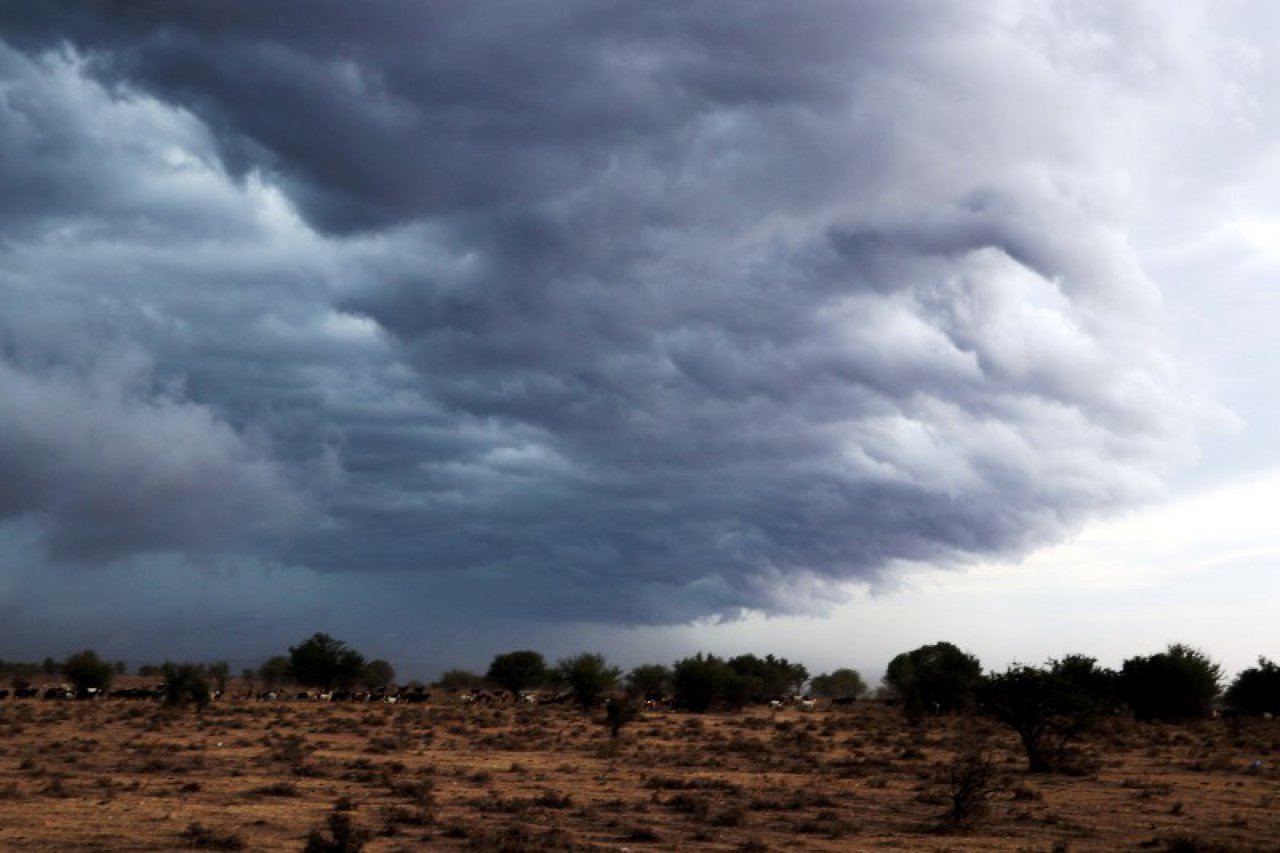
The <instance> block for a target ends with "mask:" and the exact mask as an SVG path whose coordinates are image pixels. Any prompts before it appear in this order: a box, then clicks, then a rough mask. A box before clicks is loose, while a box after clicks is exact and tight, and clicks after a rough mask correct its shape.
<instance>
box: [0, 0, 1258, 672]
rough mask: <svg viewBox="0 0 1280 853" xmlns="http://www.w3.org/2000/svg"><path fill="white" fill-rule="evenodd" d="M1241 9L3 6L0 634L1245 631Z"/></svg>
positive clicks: (39, 651)
mask: <svg viewBox="0 0 1280 853" xmlns="http://www.w3.org/2000/svg"><path fill="white" fill-rule="evenodd" d="M1278 58H1280V7H1277V6H1275V4H1271V3H1266V2H1260V1H1259V2H1245V1H1244V0H1239V1H1238V2H1227V3H1222V2H1187V3H1179V4H1177V5H1176V7H1175V6H1171V5H1170V4H1166V3H1157V2H1139V0H1130V2H1117V3H1092V2H1083V0H1037V2H1012V0H1010V2H994V3H983V4H971V3H958V2H957V3H948V2H926V0H911V2H901V3H873V2H853V3H847V2H829V3H828V2H814V3H806V4H802V5H799V6H797V5H787V6H786V7H785V8H784V7H782V6H779V5H777V4H772V3H754V2H745V3H736V4H733V6H732V7H731V8H730V7H727V6H722V5H718V4H700V3H692V4H691V3H685V2H679V3H676V2H671V3H668V2H661V0H660V1H659V2H652V3H644V4H632V3H612V2H603V3H602V2H580V3H579V2H569V3H555V4H539V3H528V2H523V0H521V2H496V0H495V2H479V3H469V4H465V5H464V6H449V7H443V6H437V5H434V4H421V3H417V2H409V0H403V1H402V0H388V1H387V2H384V3H379V4H372V5H367V4H362V5H360V6H359V7H356V6H353V5H351V4H348V3H340V2H329V0H312V1H311V2H303V0H280V2H275V3H272V4H261V3H256V2H249V0H229V2H219V3H207V2H192V1H191V0H176V2H170V3H163V4H131V3H126V2H106V3H87V2H75V1H74V0H59V2H48V3H41V4H31V3H25V2H18V0H0V152H3V154H2V156H0V626H2V627H0V658H6V659H23V658H43V657H44V656H46V655H52V656H55V657H57V656H62V655H66V654H68V653H71V652H74V651H76V650H78V649H80V648H84V647H93V648H95V649H96V650H97V651H99V653H100V654H102V655H103V656H104V657H107V658H110V659H128V660H132V661H135V662H141V661H144V660H150V659H151V658H154V657H157V656H158V657H168V658H174V659H197V660H207V659H214V658H221V659H227V660H231V661H234V662H236V663H237V665H244V666H248V665H251V664H252V663H254V662H257V661H260V660H262V659H264V658H266V657H268V656H270V655H272V654H277V653H280V652H281V651H282V650H283V649H284V648H286V647H287V646H288V645H290V644H294V643H296V642H298V641H299V640H301V639H304V638H305V637H307V636H309V635H310V634H311V633H313V632H315V631H321V630H323V631H327V632H329V633H331V634H333V635H335V636H337V637H339V638H341V639H343V640H345V641H347V642H349V643H350V644H352V645H353V646H355V647H357V648H359V649H360V650H362V651H364V652H366V654H368V655H370V656H376V657H385V658H388V659H390V660H392V661H393V662H395V663H397V664H398V665H399V666H400V667H401V669H402V671H404V672H405V673H407V674H412V675H418V676H425V677H430V676H432V675H434V674H436V673H437V672H438V671H439V670H441V669H443V668H445V667H448V666H455V665H460V666H468V667H482V666H483V665H484V664H485V663H486V662H487V661H488V659H489V658H490V657H492V655H493V654H495V653H499V652H503V651H507V650H510V649H512V648H519V647H534V648H539V649H541V650H543V651H544V652H545V653H547V655H548V656H549V657H552V658H554V657H558V656H562V655H567V654H570V653H574V652H577V651H582V650H601V651H603V652H605V653H606V654H607V655H608V656H609V657H610V658H611V659H614V660H617V661H619V662H621V663H624V664H627V665H631V664H635V663H641V662H645V661H651V660H659V661H664V660H671V659H673V658H675V657H678V656H683V655H686V654H690V653H692V652H694V651H697V650H700V649H701V650H709V651H713V652H717V653H726V654H732V653H737V652H745V651H753V652H757V653H760V654H764V653H766V652H772V653H775V654H783V655H786V656H788V657H792V658H798V659H800V660H802V661H804V662H805V663H806V664H807V665H808V666H809V668H810V670H811V671H813V672H815V673H816V672H818V671H822V670H827V669H831V668H834V667H837V666H842V665H850V664H852V665H856V666H858V667H859V668H861V669H862V670H863V671H864V674H866V675H867V676H868V679H869V680H873V681H874V680H875V679H876V678H878V677H879V674H880V672H881V671H882V669H883V666H884V664H885V663H886V662H887V661H888V659H889V658H891V657H892V656H893V655H894V654H896V653H898V652H900V651H905V650H908V649H910V648H914V647H916V646H919V645H922V644H924V643H929V642H935V641H937V640H949V641H951V642H954V643H956V644H957V645H960V646H962V647H964V648H966V649H967V650H970V651H972V652H974V653H976V654H978V656H979V657H980V658H981V659H982V660H983V662H984V663H985V664H986V665H987V666H989V667H1001V666H1003V665H1005V664H1007V663H1009V662H1011V661H1013V660H1019V661H1024V662H1039V661H1042V660H1044V659H1046V658H1049V657H1057V656H1061V655H1062V654H1066V653H1070V652H1085V653H1088V654H1091V655H1095V656H1097V657H1098V658H1099V659H1100V660H1101V661H1102V662H1103V663H1105V664H1108V665H1111V666H1117V665H1119V664H1120V662H1121V661H1122V660H1123V659H1124V658H1126V657H1130V656H1133V655H1136V654H1145V653H1150V652H1153V651H1156V650H1158V649H1160V648H1162V647H1163V646H1164V645H1166V644H1167V643H1169V642H1175V641H1176V642H1187V643H1190V644H1193V645H1197V646H1199V647H1201V648H1202V649H1203V650H1204V651H1206V652H1207V653H1209V654H1210V655H1211V656H1212V657H1215V658H1216V659H1218V660H1220V661H1221V662H1223V664H1224V665H1225V667H1226V668H1227V669H1228V670H1229V671H1231V672H1234V671H1238V670H1239V669H1241V668H1244V667H1246V666H1249V665H1252V664H1253V663H1254V662H1255V660H1256V658H1257V657H1258V656H1259V655H1267V656H1269V657H1275V656H1277V655H1280V627H1277V626H1276V624H1275V621H1274V619H1273V618H1272V614H1274V613H1275V612H1277V610H1278V609H1280V573H1277V570H1276V566H1277V562H1276V555H1277V553H1280V524H1278V523H1276V521H1275V520H1274V519H1275V509H1274V508H1275V507H1276V506H1278V505H1280V444H1278V443H1277V441H1276V437H1277V436H1278V435H1280V397H1278V396H1277V395H1276V394H1275V389H1276V388H1277V387H1280V335H1277V334H1276V333H1275V332H1274V329H1273V326H1274V324H1275V319H1274V318H1275V317H1277V316H1280V103H1277V96H1276V94H1275V93H1276V92H1280V65H1278V64H1277V59H1278Z"/></svg>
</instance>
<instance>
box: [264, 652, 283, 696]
mask: <svg viewBox="0 0 1280 853" xmlns="http://www.w3.org/2000/svg"><path fill="white" fill-rule="evenodd" d="M258 677H259V678H261V679H262V686H263V688H264V689H266V690H269V691H270V690H279V689H280V687H281V686H282V685H283V684H284V683H285V682H286V681H288V680H289V659H288V658H287V657H285V656H284V655H276V656H275V657H273V658H270V659H269V660H267V662H266V663H264V664H263V665H262V666H260V667H258Z"/></svg>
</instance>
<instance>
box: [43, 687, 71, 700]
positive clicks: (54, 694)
mask: <svg viewBox="0 0 1280 853" xmlns="http://www.w3.org/2000/svg"><path fill="white" fill-rule="evenodd" d="M72 695H73V694H72V693H71V690H70V689H69V688H66V687H47V688H45V691H44V698H46V699H70V698H71V696H72Z"/></svg>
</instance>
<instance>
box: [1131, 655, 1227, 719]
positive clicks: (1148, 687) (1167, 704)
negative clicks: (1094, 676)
mask: <svg viewBox="0 0 1280 853" xmlns="http://www.w3.org/2000/svg"><path fill="white" fill-rule="evenodd" d="M1221 681H1222V668H1221V667H1220V666H1218V664H1216V663H1214V662H1213V661H1211V660H1209V658H1208V657H1207V656H1206V655H1205V654H1204V653H1203V652H1201V651H1199V650H1198V649H1194V648H1192V647H1191V646H1186V645H1183V644H1181V643H1174V644H1173V645H1171V646H1169V648H1168V649H1167V650H1165V651H1163V652H1160V653H1158V654H1154V655H1149V656H1147V657H1134V658H1129V659H1128V660H1126V661H1125V662H1124V666H1123V667H1122V668H1121V670H1120V691H1121V694H1122V695H1123V697H1124V699H1125V701H1126V702H1127V703H1128V705H1129V708H1130V710H1132V711H1133V715H1134V717H1136V718H1137V719H1139V720H1166V721H1177V720H1190V719H1196V718H1199V717H1207V716H1209V715H1210V713H1212V711H1213V700H1214V697H1216V696H1217V695H1218V690H1219V685H1220V683H1221Z"/></svg>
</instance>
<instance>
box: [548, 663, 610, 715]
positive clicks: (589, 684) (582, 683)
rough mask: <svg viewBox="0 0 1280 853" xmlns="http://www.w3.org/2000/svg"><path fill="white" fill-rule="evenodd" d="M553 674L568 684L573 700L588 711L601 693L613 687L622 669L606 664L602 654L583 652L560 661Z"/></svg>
mask: <svg viewBox="0 0 1280 853" xmlns="http://www.w3.org/2000/svg"><path fill="white" fill-rule="evenodd" d="M555 675H556V677H557V679H559V680H561V681H563V682H564V683H565V684H567V685H568V686H569V690H570V691H571V692H572V693H573V699H574V701H575V702H577V703H578V704H579V705H581V706H582V710H583V711H589V710H591V708H592V706H593V705H595V704H596V702H597V701H598V700H599V699H600V696H601V694H603V693H605V692H606V691H608V690H611V689H613V686H614V685H615V684H617V682H618V679H619V678H620V677H621V676H622V670H620V669H618V668H617V667H616V666H608V665H607V664H606V663H605V661H604V655H600V654H587V653H583V654H580V655H577V656H576V657H571V658H565V659H564V660H562V661H560V662H559V664H557V665H556V672H555Z"/></svg>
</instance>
